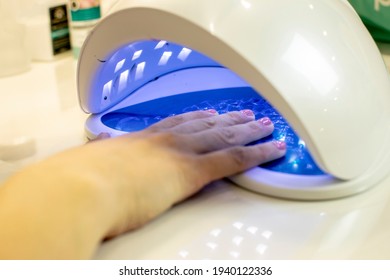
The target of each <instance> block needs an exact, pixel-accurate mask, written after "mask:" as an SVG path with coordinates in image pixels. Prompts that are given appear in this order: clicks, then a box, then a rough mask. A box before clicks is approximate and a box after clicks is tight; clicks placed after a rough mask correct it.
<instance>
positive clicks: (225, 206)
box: [0, 46, 390, 259]
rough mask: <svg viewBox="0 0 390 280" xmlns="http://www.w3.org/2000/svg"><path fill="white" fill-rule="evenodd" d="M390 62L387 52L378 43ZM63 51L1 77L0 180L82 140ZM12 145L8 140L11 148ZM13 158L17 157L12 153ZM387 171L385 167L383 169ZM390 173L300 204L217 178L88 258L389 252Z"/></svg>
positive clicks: (376, 255)
mask: <svg viewBox="0 0 390 280" xmlns="http://www.w3.org/2000/svg"><path fill="white" fill-rule="evenodd" d="M381 49H382V52H383V53H384V57H385V60H386V61H387V63H388V65H390V51H389V50H388V48H387V47H383V46H382V47H381ZM75 71H76V62H75V61H74V59H73V58H72V57H71V56H70V55H69V56H67V57H65V58H62V59H60V60H57V61H54V62H50V63H33V64H32V66H31V69H30V70H29V71H28V72H25V73H22V74H19V75H15V76H12V77H3V78H0V89H1V90H0V96H1V97H2V101H1V102H0V112H1V119H0V131H1V137H0V148H2V149H4V147H5V148H7V147H11V146H12V145H14V146H17V145H20V147H21V148H23V147H24V148H25V149H26V150H24V151H22V152H18V151H15V153H13V154H12V153H11V155H10V156H9V157H10V158H8V159H7V160H4V159H3V160H0V182H1V181H3V180H5V179H6V178H7V177H8V176H10V175H11V174H12V173H13V172H15V171H17V170H19V169H20V168H23V166H25V165H28V164H30V163H32V162H35V161H38V160H41V159H43V158H45V157H47V156H49V155H51V154H54V153H56V152H58V151H61V150H64V149H67V148H69V147H73V146H76V145H82V144H84V143H85V135H84V128H83V126H84V122H85V120H86V118H87V115H86V114H85V113H83V112H82V110H81V109H80V107H79V105H78V99H77V94H76V82H75V75H76V72H75ZM9 145H11V146H9ZM18 157H19V159H18ZM389 175H390V174H389ZM389 237H390V176H388V177H387V178H386V179H385V180H384V181H382V182H381V183H380V184H378V185H377V186H375V187H373V188H371V189H370V190H368V191H366V192H364V193H361V194H359V195H355V196H352V197H348V198H343V199H339V200H331V201H322V202H300V201H290V200H282V199H277V198H271V197H267V196H263V195H259V194H255V193H252V192H250V191H247V190H245V189H242V188H240V187H238V186H236V185H234V184H232V183H231V182H229V181H227V180H226V181H225V180H223V181H218V182H215V183H213V184H211V185H209V186H208V187H206V188H205V189H204V190H203V191H201V192H200V193H199V194H197V195H195V196H194V197H193V198H191V199H189V200H188V201H185V202H183V203H181V204H180V205H178V206H176V207H174V208H173V209H171V210H169V211H168V212H166V213H165V214H163V215H162V216H160V217H159V218H158V219H156V220H154V221H153V222H151V223H149V224H148V225H146V226H144V227H142V228H140V229H138V230H136V231H133V232H130V233H128V234H125V235H122V236H120V237H118V238H115V239H113V240H110V241H107V242H105V243H104V244H102V245H101V247H100V248H99V250H98V251H97V252H96V255H95V256H94V258H96V259H390V242H389Z"/></svg>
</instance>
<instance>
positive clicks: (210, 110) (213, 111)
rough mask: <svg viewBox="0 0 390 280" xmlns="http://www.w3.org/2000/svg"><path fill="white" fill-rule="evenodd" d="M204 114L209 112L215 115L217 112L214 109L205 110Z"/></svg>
mask: <svg viewBox="0 0 390 280" xmlns="http://www.w3.org/2000/svg"><path fill="white" fill-rule="evenodd" d="M206 112H209V113H210V114H213V115H217V114H218V112H217V110H215V109H207V110H206Z"/></svg>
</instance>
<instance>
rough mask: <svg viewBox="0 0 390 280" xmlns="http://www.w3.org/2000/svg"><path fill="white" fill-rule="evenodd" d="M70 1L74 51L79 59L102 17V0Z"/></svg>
mask: <svg viewBox="0 0 390 280" xmlns="http://www.w3.org/2000/svg"><path fill="white" fill-rule="evenodd" d="M68 3H69V4H68V5H69V10H70V19H71V21H70V26H71V42H72V51H73V56H74V58H76V59H77V58H78V57H79V54H80V49H81V47H82V46H83V44H84V41H85V39H86V38H87V36H88V34H89V32H90V31H91V30H92V28H93V27H94V26H95V24H96V23H98V21H99V19H100V17H101V10H100V0H69V1H68Z"/></svg>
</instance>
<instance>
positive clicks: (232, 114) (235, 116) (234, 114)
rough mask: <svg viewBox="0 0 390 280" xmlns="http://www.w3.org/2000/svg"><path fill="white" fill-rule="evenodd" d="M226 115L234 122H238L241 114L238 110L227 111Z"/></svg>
mask: <svg viewBox="0 0 390 280" xmlns="http://www.w3.org/2000/svg"><path fill="white" fill-rule="evenodd" d="M227 116H228V117H229V118H230V119H231V120H232V121H234V122H238V121H241V120H242V114H241V113H239V112H229V113H227Z"/></svg>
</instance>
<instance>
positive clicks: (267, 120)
mask: <svg viewBox="0 0 390 280" xmlns="http://www.w3.org/2000/svg"><path fill="white" fill-rule="evenodd" d="M258 122H259V123H261V124H262V125H264V126H269V125H271V124H272V121H271V120H270V118H268V117H264V118H261V119H260V120H258Z"/></svg>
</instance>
